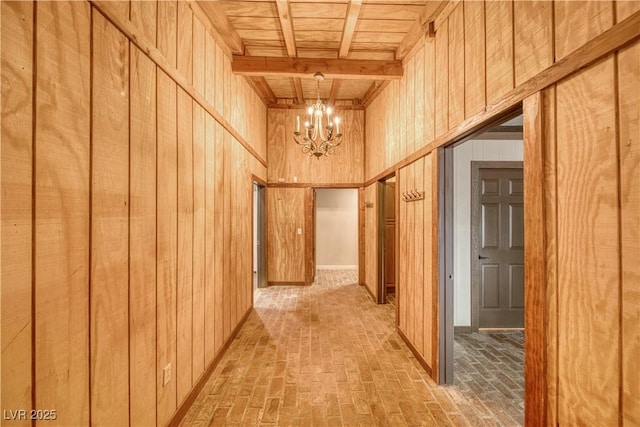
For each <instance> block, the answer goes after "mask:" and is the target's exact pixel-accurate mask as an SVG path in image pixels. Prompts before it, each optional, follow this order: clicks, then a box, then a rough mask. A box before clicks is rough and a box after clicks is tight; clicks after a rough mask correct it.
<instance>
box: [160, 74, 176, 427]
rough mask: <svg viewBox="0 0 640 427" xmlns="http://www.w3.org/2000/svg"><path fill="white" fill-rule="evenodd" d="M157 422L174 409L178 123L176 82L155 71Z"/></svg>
mask: <svg viewBox="0 0 640 427" xmlns="http://www.w3.org/2000/svg"><path fill="white" fill-rule="evenodd" d="M157 91H158V94H157V114H158V118H157V123H158V148H157V157H158V178H157V245H158V246H157V249H158V255H157V280H158V282H157V283H158V288H157V339H158V343H157V346H158V347H157V355H156V358H157V372H156V384H157V389H156V392H157V406H158V409H157V411H158V412H157V414H158V415H157V417H158V418H157V422H158V424H166V423H167V422H168V421H169V419H170V417H171V415H172V414H173V412H174V411H175V409H176V381H175V377H174V378H173V380H172V381H170V382H169V383H168V384H167V385H166V386H164V387H163V386H162V384H163V369H164V368H165V366H167V365H169V364H171V367H172V371H175V367H176V309H175V308H176V279H177V277H176V275H177V241H176V240H177V172H178V171H177V168H178V162H177V160H178V159H177V123H176V96H177V92H176V84H175V82H174V81H173V80H171V79H170V78H169V76H167V75H166V74H164V73H163V72H162V71H159V72H158V75H157Z"/></svg>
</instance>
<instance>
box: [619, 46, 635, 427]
mask: <svg viewBox="0 0 640 427" xmlns="http://www.w3.org/2000/svg"><path fill="white" fill-rule="evenodd" d="M618 85H619V86H618V97H619V98H618V115H619V116H618V122H619V130H620V134H619V151H620V160H619V161H620V172H619V173H620V196H621V197H620V199H621V206H620V208H621V212H620V226H621V230H620V236H621V239H622V241H621V250H622V253H621V256H622V265H621V266H622V313H621V315H622V319H621V328H622V331H621V332H622V343H623V347H622V355H621V357H622V419H623V424H625V425H626V424H628V425H640V402H639V401H638V396H640V378H639V377H638V375H636V374H637V373H638V372H639V371H640V362H639V361H638V357H637V355H638V354H639V353H640V334H638V325H640V287H639V286H638V284H639V283H640V267H639V266H640V264H639V263H638V260H639V259H640V44H639V43H636V44H635V45H633V46H630V47H628V48H625V49H623V50H621V51H620V52H619V54H618Z"/></svg>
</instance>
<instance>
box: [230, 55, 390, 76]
mask: <svg viewBox="0 0 640 427" xmlns="http://www.w3.org/2000/svg"><path fill="white" fill-rule="evenodd" d="M231 67H232V70H233V72H234V73H236V74H244V75H248V76H281V77H313V75H314V74H315V73H316V72H318V71H319V72H321V73H323V74H324V76H325V77H326V78H328V79H376V80H397V79H400V78H401V77H402V73H403V69H402V62H401V61H372V60H359V59H322V58H279V57H269V56H234V57H233V62H232V64H231Z"/></svg>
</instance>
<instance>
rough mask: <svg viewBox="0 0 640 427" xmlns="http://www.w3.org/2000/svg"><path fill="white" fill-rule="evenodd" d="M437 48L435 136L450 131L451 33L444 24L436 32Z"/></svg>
mask: <svg viewBox="0 0 640 427" xmlns="http://www.w3.org/2000/svg"><path fill="white" fill-rule="evenodd" d="M435 44H436V48H435V55H436V58H435V74H436V76H435V98H436V99H435V131H436V133H435V135H436V136H438V135H441V134H443V133H444V132H446V131H447V130H448V129H449V95H448V94H449V31H448V25H445V24H443V25H442V26H441V27H440V28H439V29H438V31H436V42H435Z"/></svg>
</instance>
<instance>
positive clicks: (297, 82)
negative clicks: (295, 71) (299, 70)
mask: <svg viewBox="0 0 640 427" xmlns="http://www.w3.org/2000/svg"><path fill="white" fill-rule="evenodd" d="M293 87H294V89H295V91H296V99H297V101H298V104H304V93H303V92H302V81H301V80H300V77H294V78H293Z"/></svg>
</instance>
